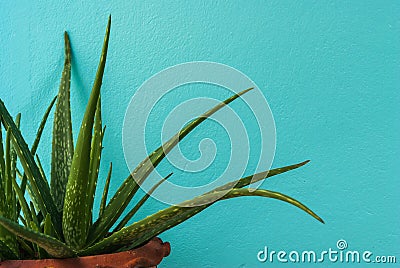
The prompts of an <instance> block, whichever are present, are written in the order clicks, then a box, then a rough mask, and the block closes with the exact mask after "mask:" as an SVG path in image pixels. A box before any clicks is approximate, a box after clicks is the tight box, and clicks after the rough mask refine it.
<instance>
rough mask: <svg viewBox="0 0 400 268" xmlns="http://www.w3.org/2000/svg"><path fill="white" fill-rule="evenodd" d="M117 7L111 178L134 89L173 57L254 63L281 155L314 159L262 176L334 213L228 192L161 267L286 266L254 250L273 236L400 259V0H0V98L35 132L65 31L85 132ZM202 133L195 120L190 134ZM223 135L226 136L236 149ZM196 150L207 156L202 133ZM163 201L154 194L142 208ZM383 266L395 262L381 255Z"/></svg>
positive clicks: (107, 153)
mask: <svg viewBox="0 0 400 268" xmlns="http://www.w3.org/2000/svg"><path fill="white" fill-rule="evenodd" d="M109 13H111V14H112V16H113V25H112V31H111V41H110V49H109V51H110V52H109V58H108V60H107V68H106V72H105V80H104V84H103V110H104V120H103V121H104V122H105V124H107V133H106V138H105V145H104V146H105V150H104V160H105V162H103V163H104V164H103V166H102V170H101V174H102V176H103V178H104V176H105V175H106V170H107V166H108V162H110V161H113V163H114V170H115V172H114V174H113V182H112V189H113V190H115V189H116V188H117V187H118V185H119V183H120V182H121V181H122V180H123V179H124V178H125V177H126V176H127V174H128V170H127V168H126V165H125V162H124V158H123V151H122V145H121V126H122V122H123V118H124V112H125V109H126V107H127V105H128V103H129V100H130V98H131V97H132V95H133V93H134V92H135V90H136V89H137V88H138V87H139V86H140V85H141V84H142V83H143V82H144V81H145V80H146V79H147V78H149V77H150V76H151V75H153V74H155V73H156V72H158V71H160V70H162V69H164V68H166V67H169V66H171V65H174V64H178V63H182V62H187V61H194V60H202V61H215V62H220V63H224V64H227V65H230V66H232V67H235V68H237V69H238V70H240V71H242V72H243V73H245V74H246V75H247V76H249V77H250V78H251V79H252V80H253V81H255V82H256V83H257V85H258V86H259V87H260V89H261V90H262V91H263V93H264V95H265V96H266V98H267V100H268V102H269V105H270V107H271V110H272V112H273V114H274V117H275V122H276V129H277V150H276V156H275V160H274V163H273V166H274V167H278V166H282V165H286V164H292V163H296V162H299V161H302V160H305V159H311V160H312V161H311V163H310V164H309V165H307V166H306V167H303V168H301V169H299V170H296V171H293V172H291V173H287V174H285V175H282V176H279V177H275V178H273V179H271V180H270V181H268V182H266V183H265V184H264V185H263V187H264V188H268V189H272V190H276V191H281V192H284V193H286V194H289V195H291V196H293V197H295V198H297V199H299V200H301V201H303V202H304V203H306V204H307V205H309V206H310V207H312V209H314V210H315V211H316V212H317V213H318V214H319V215H320V216H322V217H323V218H324V220H325V221H326V224H325V225H322V224H320V223H318V222H317V221H315V220H314V219H313V218H311V217H310V216H308V215H306V214H305V213H303V212H302V211H300V210H298V209H296V208H294V207H292V206H289V205H286V204H284V203H281V202H278V201H275V200H266V199H260V198H240V199H236V200H230V201H225V202H221V203H219V204H216V205H214V206H213V207H211V208H209V209H207V210H206V211H204V212H203V213H201V214H199V215H197V216H195V217H194V218H192V219H190V220H188V221H187V222H185V223H183V224H181V225H179V226H177V227H176V228H174V229H172V230H169V231H167V232H165V233H163V234H162V235H161V238H162V239H163V240H166V241H170V242H171V244H172V253H171V255H170V256H169V257H168V258H166V259H165V260H164V261H163V263H162V265H160V267H281V266H282V267H288V264H281V265H279V264H278V263H276V262H274V263H272V264H271V263H264V264H261V263H259V262H258V261H257V258H256V254H257V252H258V251H259V250H261V249H262V248H263V247H264V246H268V247H269V248H270V249H272V250H280V249H284V250H287V251H290V250H299V251H301V250H307V249H308V250H316V251H318V250H325V249H328V248H329V247H332V248H336V241H337V240H338V239H346V240H347V242H348V244H349V249H352V250H360V251H362V250H370V251H372V252H374V254H375V255H395V256H396V257H397V261H398V262H400V247H399V245H400V227H399V226H400V225H399V223H400V222H399V221H400V195H399V189H400V182H399V181H400V179H399V174H400V165H399V153H400V139H399V136H398V135H399V130H400V124H399V123H400V122H399V121H400V109H399V108H398V104H399V103H400V91H399V87H400V16H399V14H400V4H399V2H398V1H311V0H308V1H281V0H279V1H277V0H275V1H242V2H241V3H239V2H237V1H217V2H214V1H191V2H190V5H188V4H187V2H185V1H168V2H167V1H164V2H162V3H160V1H112V3H110V1H100V2H99V1H92V3H81V1H57V3H56V2H54V3H50V2H49V3H44V1H41V2H34V1H27V2H22V1H0V97H1V99H2V100H3V101H4V102H5V103H6V105H7V107H8V108H9V110H10V111H11V112H12V114H14V115H15V114H16V113H17V112H22V131H23V135H24V136H25V137H26V139H27V140H28V142H29V143H32V141H33V138H34V132H35V131H36V128H37V126H38V124H39V122H40V118H41V116H42V114H43V112H44V110H45V107H47V105H48V103H49V102H50V100H51V99H52V98H53V96H54V95H55V94H56V92H57V90H58V83H59V78H60V74H61V70H62V64H63V39H62V35H63V32H64V30H68V32H69V33H70V37H71V44H72V49H73V71H72V105H73V121H74V123H73V126H74V128H75V130H77V129H78V127H79V124H80V120H81V117H82V113H83V110H84V107H85V104H86V102H87V98H88V95H89V91H90V88H91V84H92V81H93V78H94V74H95V71H96V68H97V62H98V58H99V52H100V50H101V45H102V40H103V34H104V29H105V25H106V20H107V16H108V14H109ZM210 94H214V96H218V94H217V95H215V93H212V91H211V90H210ZM225 96H227V95H220V99H223V98H224V97H225ZM174 105H175V103H173V102H171V104H170V107H169V108H170V109H172V108H173V107H174ZM167 108H168V107H167ZM159 120H162V118H161V119H159ZM160 122H161V121H160ZM203 129H206V127H204V128H203ZM250 131H251V130H250ZM50 134H51V128H50V125H48V126H47V127H46V133H45V136H44V137H43V143H42V146H41V149H40V151H39V155H40V156H41V158H42V162H44V163H45V168H46V169H47V170H48V169H49V161H50V157H49V152H50V148H49V147H50V146H49V144H50V141H49V140H50ZM74 134H75V136H74V137H76V136H77V133H74ZM149 135H154V137H157V138H158V136H157V135H158V134H157V133H150V134H149ZM202 135H204V131H203V132H202V131H198V132H196V133H194V135H193V136H192V138H193V139H195V140H196V139H201V137H203V136H202ZM199 137H200V138H199ZM223 138H224V135H222V134H221V135H216V140H217V141H218V139H221V144H222V146H227V145H226V144H225V143H224V142H223V141H222V139H223ZM189 139H191V138H190V137H188V140H189ZM184 145H185V144H184ZM189 145H190V143H186V145H185V146H187V149H186V150H187V153H188V154H189V155H190V146H189ZM218 149H219V148H218ZM223 150H224V147H223V148H222V149H221V151H219V152H221V153H222V151H223ZM194 152H195V153H194V157H196V154H197V153H198V152H197V144H196V145H195V150H194ZM252 157H256V155H252ZM222 164H226V161H225V160H224V158H223V154H222V161H221V165H222ZM181 179H182V180H184V181H186V182H188V181H189V182H190V180H191V179H190V175H187V176H186V177H183V178H181ZM99 184H100V185H99V186H100V187H102V185H103V183H102V182H100V183H99ZM163 207H164V205H163V204H161V203H159V202H157V201H152V202H151V203H150V204H149V205H147V206H146V207H145V208H143V210H142V213H141V215H142V216H143V215H146V214H147V213H151V212H154V211H157V210H158V209H161V208H163ZM300 266H301V267H309V265H307V264H305V265H300ZM316 266H318V265H316ZM319 266H320V267H352V266H357V267H367V265H365V264H361V265H351V264H348V265H344V264H339V263H336V264H331V263H328V262H325V263H324V264H320V265H319ZM386 266H388V267H398V264H397V266H396V265H383V264H381V265H376V267H386ZM368 267H375V266H374V265H373V264H370V265H368Z"/></svg>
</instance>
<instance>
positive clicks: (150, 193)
mask: <svg viewBox="0 0 400 268" xmlns="http://www.w3.org/2000/svg"><path fill="white" fill-rule="evenodd" d="M171 176H172V173H170V174H168V176H166V177H165V178H163V179H161V180H160V181H159V182H157V183H156V184H155V185H154V186H153V187H152V188H151V189H150V190H149V191H148V192H147V193H145V195H144V196H143V197H142V198H141V199H140V201H139V202H138V203H137V204H136V205H135V206H134V207H133V209H132V210H131V211H129V212H128V214H126V216H125V217H124V218H123V219H122V221H121V222H120V223H119V224H118V225H117V227H115V229H114V230H113V233H115V232H118V231H119V230H121V229H122V228H123V227H124V226H125V225H126V224H127V223H128V222H129V220H130V219H132V217H133V216H134V215H135V214H136V212H137V211H138V210H139V209H140V208H141V207H142V206H143V204H144V203H145V202H146V201H147V199H149V197H150V196H151V195H152V194H153V192H154V191H155V190H156V189H157V188H158V187H159V186H160V185H161V184H162V183H163V182H164V181H166V180H167V179H168V178H169V177H171Z"/></svg>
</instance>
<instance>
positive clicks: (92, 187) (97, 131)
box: [86, 96, 106, 228]
mask: <svg viewBox="0 0 400 268" xmlns="http://www.w3.org/2000/svg"><path fill="white" fill-rule="evenodd" d="M105 130H106V128H105V126H104V129H102V123H101V97H100V96H99V100H98V101H97V107H96V113H95V119H94V126H93V137H92V145H91V150H90V165H89V185H88V191H87V201H86V203H87V205H88V207H89V210H90V212H89V213H90V222H89V223H90V224H92V218H93V216H92V215H93V202H94V195H95V193H96V186H97V180H98V176H99V168H100V159H101V152H102V150H103V137H104V132H105ZM88 228H89V226H88Z"/></svg>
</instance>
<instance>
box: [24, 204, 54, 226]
mask: <svg viewBox="0 0 400 268" xmlns="http://www.w3.org/2000/svg"><path fill="white" fill-rule="evenodd" d="M29 207H30V208H31V215H32V221H33V223H34V224H35V225H36V226H39V225H40V224H39V219H38V217H37V213H36V209H35V205H34V204H33V202H32V201H31V202H29ZM47 215H49V214H47ZM47 215H46V217H47Z"/></svg>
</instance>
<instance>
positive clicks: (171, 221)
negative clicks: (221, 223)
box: [80, 189, 323, 255]
mask: <svg viewBox="0 0 400 268" xmlns="http://www.w3.org/2000/svg"><path fill="white" fill-rule="evenodd" d="M241 196H261V197H267V198H274V199H278V200H281V201H284V202H287V203H289V204H292V205H294V206H296V207H298V208H300V209H302V210H304V211H305V212H307V213H308V214H310V215H311V216H313V217H314V218H316V219H317V220H319V221H320V222H323V221H322V219H321V218H320V217H319V216H318V215H316V214H315V213H314V212H313V211H311V210H310V209H309V208H308V207H306V206H305V205H303V204H302V203H300V202H299V201H297V200H295V199H293V198H291V197H289V196H287V195H284V194H281V193H278V192H273V191H268V190H257V189H232V190H231V191H229V192H228V193H226V194H225V195H224V196H223V197H221V193H220V192H213V193H208V194H205V195H202V196H200V197H196V198H194V199H192V200H189V201H185V202H183V203H181V204H180V205H178V206H171V207H169V208H166V209H164V210H161V211H159V212H157V213H155V214H153V215H151V216H148V217H146V218H145V219H143V220H141V221H138V222H136V223H134V224H132V225H130V226H128V227H125V228H122V229H121V230H120V231H118V232H116V233H114V234H112V235H111V236H109V237H107V238H105V239H103V240H102V241H100V242H99V243H97V244H95V245H93V246H91V247H89V248H87V249H86V250H84V251H83V252H81V253H80V254H82V255H91V254H102V253H108V252H115V251H122V250H126V249H130V248H134V247H137V246H139V245H141V244H143V243H144V242H146V241H148V240H150V239H151V238H153V237H154V236H156V235H158V234H160V233H162V232H164V231H165V230H168V229H170V228H172V227H174V226H176V225H178V224H180V223H181V222H183V221H185V220H187V219H188V218H190V217H193V216H194V215H196V214H197V213H199V212H201V211H202V210H204V209H206V208H207V207H209V206H211V205H212V204H214V203H216V202H218V201H220V200H224V199H230V198H235V197H241ZM218 198H219V199H218Z"/></svg>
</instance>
